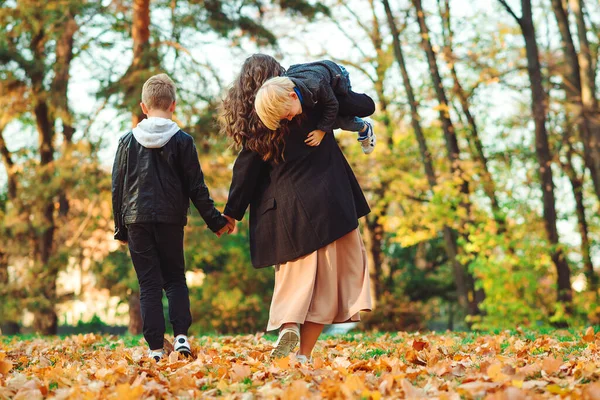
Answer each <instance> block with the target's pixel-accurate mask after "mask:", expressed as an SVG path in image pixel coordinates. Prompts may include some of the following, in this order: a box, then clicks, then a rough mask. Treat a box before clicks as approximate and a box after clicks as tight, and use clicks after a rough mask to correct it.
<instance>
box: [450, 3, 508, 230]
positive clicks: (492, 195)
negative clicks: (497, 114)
mask: <svg viewBox="0 0 600 400" xmlns="http://www.w3.org/2000/svg"><path fill="white" fill-rule="evenodd" d="M438 6H439V8H440V16H441V17H442V34H443V36H444V57H445V58H446V62H447V63H448V66H449V68H450V74H451V75H452V80H453V82H454V85H453V87H452V90H453V92H454V94H455V95H456V97H457V98H458V100H459V102H460V106H461V109H462V112H463V113H464V114H465V117H466V118H467V124H468V126H469V131H470V132H469V133H470V136H469V142H471V143H472V146H473V147H474V153H475V154H474V158H475V159H476V160H477V161H478V162H479V164H480V165H481V175H482V177H481V178H482V184H483V185H482V186H483V190H484V192H485V194H486V195H487V196H488V197H489V199H490V202H491V205H492V213H493V215H494V220H495V221H496V224H497V225H498V231H499V232H500V233H504V232H506V221H505V219H506V216H505V214H504V212H503V211H502V210H501V208H500V203H499V201H498V196H497V195H496V184H495V182H494V178H493V177H492V174H491V173H490V170H489V168H488V160H487V157H486V155H485V152H484V151H483V143H482V142H481V138H480V137H479V129H478V128H477V122H476V121H475V117H474V116H473V114H472V113H471V108H470V104H469V98H468V95H467V93H466V91H465V90H464V89H463V87H462V85H461V83H460V79H459V78H458V73H457V71H456V57H455V56H454V51H453V49H452V41H453V36H454V34H453V32H452V25H451V22H450V0H445V8H444V9H442V7H441V3H440V0H438Z"/></svg>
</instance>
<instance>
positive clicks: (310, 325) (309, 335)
mask: <svg viewBox="0 0 600 400" xmlns="http://www.w3.org/2000/svg"><path fill="white" fill-rule="evenodd" d="M324 327H325V325H323V324H316V323H314V322H308V321H307V322H305V323H304V324H302V326H301V327H300V351H299V352H298V354H299V355H301V356H306V357H308V358H310V354H311V353H312V350H313V348H314V347H315V344H316V343H317V339H319V335H320V334H321V332H322V331H323V328H324Z"/></svg>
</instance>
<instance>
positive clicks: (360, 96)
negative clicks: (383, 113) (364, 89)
mask: <svg viewBox="0 0 600 400" xmlns="http://www.w3.org/2000/svg"><path fill="white" fill-rule="evenodd" d="M336 98H337V100H338V103H339V109H338V114H339V115H352V116H356V117H361V118H362V117H368V116H369V115H372V114H373V113H374V112H375V102H374V101H373V99H372V98H370V97H369V96H367V95H366V94H364V93H355V92H353V91H349V92H348V94H347V95H346V96H336Z"/></svg>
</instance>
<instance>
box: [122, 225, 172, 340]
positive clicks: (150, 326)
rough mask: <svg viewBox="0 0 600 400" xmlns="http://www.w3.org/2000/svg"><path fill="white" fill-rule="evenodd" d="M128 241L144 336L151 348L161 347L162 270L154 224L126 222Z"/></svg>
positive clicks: (163, 320)
mask: <svg viewBox="0 0 600 400" xmlns="http://www.w3.org/2000/svg"><path fill="white" fill-rule="evenodd" d="M127 228H128V237H127V244H128V246H129V253H130V254H131V261H133V266H134V268H135V273H136V274H137V278H138V282H139V284H140V304H141V311H142V321H143V324H144V328H143V330H144V338H145V339H146V341H147V342H148V346H149V347H150V349H151V350H162V348H163V341H164V334H165V319H164V316H163V307H162V274H161V271H160V261H159V256H158V251H157V248H156V243H155V241H154V225H153V224H131V225H128V226H127Z"/></svg>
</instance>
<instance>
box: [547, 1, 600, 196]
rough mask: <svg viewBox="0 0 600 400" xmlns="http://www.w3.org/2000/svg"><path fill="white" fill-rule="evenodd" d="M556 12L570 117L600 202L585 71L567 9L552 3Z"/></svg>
mask: <svg viewBox="0 0 600 400" xmlns="http://www.w3.org/2000/svg"><path fill="white" fill-rule="evenodd" d="M552 10H553V11H554V16H555V17H556V22H557V24H558V28H559V32H560V38H561V45H562V48H563V53H564V55H565V65H564V70H561V75H562V79H563V86H564V89H565V93H566V97H567V106H566V110H567V113H568V114H570V115H572V116H573V120H574V121H575V124H576V125H577V128H578V131H579V140H580V141H581V143H582V144H583V155H584V156H583V159H584V162H585V166H586V167H587V169H588V170H589V171H590V176H591V178H592V183H593V186H594V191H595V192H596V197H598V199H599V200H600V164H599V163H598V162H596V159H598V157H599V156H600V154H598V151H597V149H596V148H595V147H594V144H593V141H592V140H591V139H592V136H591V134H590V133H591V131H590V128H591V124H592V121H590V120H589V119H588V118H586V116H585V114H586V113H585V111H584V108H585V107H584V104H583V93H582V86H581V71H580V66H579V60H578V57H577V52H576V50H575V44H574V43H573V37H572V35H571V29H570V27H569V17H568V15H567V11H566V10H565V8H564V7H563V3H562V0H552Z"/></svg>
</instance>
